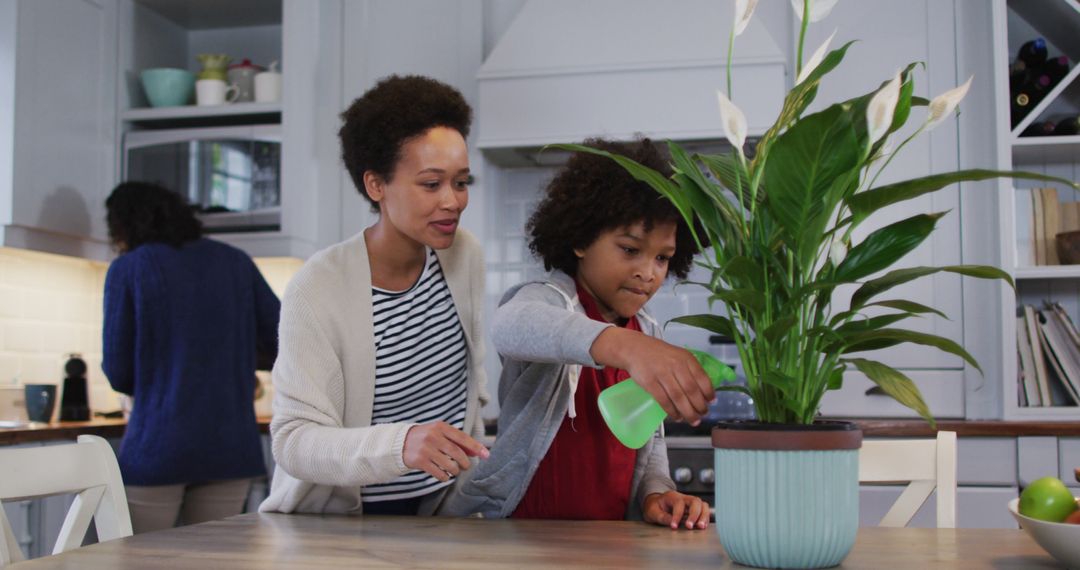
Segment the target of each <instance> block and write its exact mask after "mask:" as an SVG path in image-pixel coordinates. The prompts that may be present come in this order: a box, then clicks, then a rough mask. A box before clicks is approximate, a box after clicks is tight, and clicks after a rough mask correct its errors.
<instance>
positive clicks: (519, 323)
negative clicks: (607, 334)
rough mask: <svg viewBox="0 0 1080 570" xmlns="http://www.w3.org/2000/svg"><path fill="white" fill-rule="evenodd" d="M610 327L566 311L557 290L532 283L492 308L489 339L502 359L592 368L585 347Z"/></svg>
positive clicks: (590, 355) (591, 362)
mask: <svg viewBox="0 0 1080 570" xmlns="http://www.w3.org/2000/svg"><path fill="white" fill-rule="evenodd" d="M611 326H612V325H611V324H610V323H602V322H599V321H594V320H592V319H590V318H589V317H587V316H585V315H582V314H580V313H576V312H574V311H570V310H567V307H566V300H565V299H564V298H563V296H562V295H560V294H559V292H558V291H556V290H555V289H553V288H551V287H548V286H546V285H541V284H538V283H534V284H529V285H525V286H524V287H522V288H521V289H519V290H518V292H517V293H515V294H514V296H513V297H512V298H511V299H510V300H508V301H507V302H506V303H504V304H503V305H502V306H500V307H499V308H498V309H496V311H495V315H494V317H493V318H492V320H491V340H492V343H493V344H494V345H495V349H496V350H497V351H498V352H499V354H501V355H502V356H504V357H506V358H512V359H514V360H523V361H526V362H550V363H565V364H581V365H583V366H590V367H596V366H598V364H597V362H596V361H594V360H593V357H592V354H591V353H590V352H589V348H590V347H591V346H592V345H593V341H595V340H596V337H597V336H599V335H600V333H602V332H604V330H606V329H608V328H611Z"/></svg>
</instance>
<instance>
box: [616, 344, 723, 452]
mask: <svg viewBox="0 0 1080 570" xmlns="http://www.w3.org/2000/svg"><path fill="white" fill-rule="evenodd" d="M687 350H689V351H690V353H691V354H693V355H694V358H697V361H698V362H699V363H700V364H701V367H702V368H704V369H705V373H706V374H708V375H709V380H711V381H712V385H713V388H719V387H720V385H721V384H724V383H727V382H731V381H733V380H735V371H734V370H732V369H731V367H729V366H728V365H726V364H724V363H723V362H720V361H719V360H717V359H716V357H715V356H713V355H711V354H709V353H707V352H702V351H700V350H694V349H692V348H688V349H687ZM597 404H599V406H600V415H602V416H603V417H604V421H605V422H606V423H607V425H608V428H609V429H611V433H613V434H615V437H616V438H617V439H618V440H619V441H620V442H622V444H623V445H625V446H626V447H629V448H630V449H640V448H641V447H642V446H643V445H645V444H646V443H648V441H649V438H650V437H652V435H653V433H655V432H656V430H657V429H658V428H659V427H660V424H661V423H663V421H664V418H666V417H667V412H665V411H664V409H663V408H661V407H660V404H658V403H656V400H655V399H653V397H652V396H651V395H649V393H648V392H646V391H645V389H644V388H642V387H641V386H639V385H638V383H637V382H634V381H633V379H626V380H623V381H622V382H619V383H618V384H615V385H614V386H609V387H607V388H605V389H604V390H603V391H602V392H600V396H599V397H598V398H597Z"/></svg>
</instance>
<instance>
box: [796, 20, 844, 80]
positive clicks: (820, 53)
mask: <svg viewBox="0 0 1080 570" xmlns="http://www.w3.org/2000/svg"><path fill="white" fill-rule="evenodd" d="M834 36H836V30H833V33H832V34H830V35H829V37H828V38H826V39H825V43H823V44H821V47H819V48H817V51H815V52H814V55H812V56H810V59H809V60H807V61H806V65H804V66H803V68H802V71H800V72H799V77H798V79H796V80H795V85H798V84H800V83H802V82H803V81H805V80H806V78H807V77H809V76H810V72H811V71H814V68H816V67H817V66H818V65H821V60H823V59H825V54H826V53H829V44H830V43H832V40H833V37H834Z"/></svg>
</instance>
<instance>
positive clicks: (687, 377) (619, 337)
mask: <svg viewBox="0 0 1080 570" xmlns="http://www.w3.org/2000/svg"><path fill="white" fill-rule="evenodd" d="M591 353H592V355H593V358H594V359H595V360H596V361H597V362H598V363H600V364H603V365H605V366H614V367H616V368H621V369H623V370H626V371H627V372H629V373H630V377H631V378H633V379H634V382H637V383H638V385H640V386H641V387H642V388H644V389H645V391H646V392H648V393H649V395H650V396H652V397H653V398H654V399H655V400H656V403H658V404H660V407H661V408H663V409H664V411H665V412H667V415H668V416H670V417H671V419H673V420H676V421H685V422H687V423H690V424H693V425H697V424H698V423H699V422H700V420H701V416H703V415H705V414H706V413H708V411H709V402H711V401H712V400H714V399H716V390H715V389H714V388H713V386H712V382H711V381H710V380H709V376H708V374H706V373H705V370H703V369H702V368H701V364H700V363H699V362H698V361H697V359H696V358H694V355H693V354H690V351H688V350H686V349H683V348H679V347H677V346H674V345H671V344H668V343H666V342H664V341H662V340H659V339H656V338H653V337H651V336H648V335H646V334H642V333H640V332H637V331H631V330H626V329H621V328H617V327H610V328H607V329H605V330H604V332H602V333H600V336H598V337H596V340H595V341H593V346H592V349H591Z"/></svg>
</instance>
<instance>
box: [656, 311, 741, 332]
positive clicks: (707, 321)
mask: <svg viewBox="0 0 1080 570" xmlns="http://www.w3.org/2000/svg"><path fill="white" fill-rule="evenodd" d="M670 323H681V324H684V325H689V326H692V327H697V328H699V329H705V330H707V331H709V332H713V333H716V334H720V335H724V336H726V337H728V338H738V336H739V333H738V332H737V331H736V330H735V325H734V324H733V323H732V322H731V319H729V318H727V317H721V316H719V315H710V314H708V313H703V314H700V315H684V316H681V317H675V318H674V319H671V320H670V321H668V324H670Z"/></svg>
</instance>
